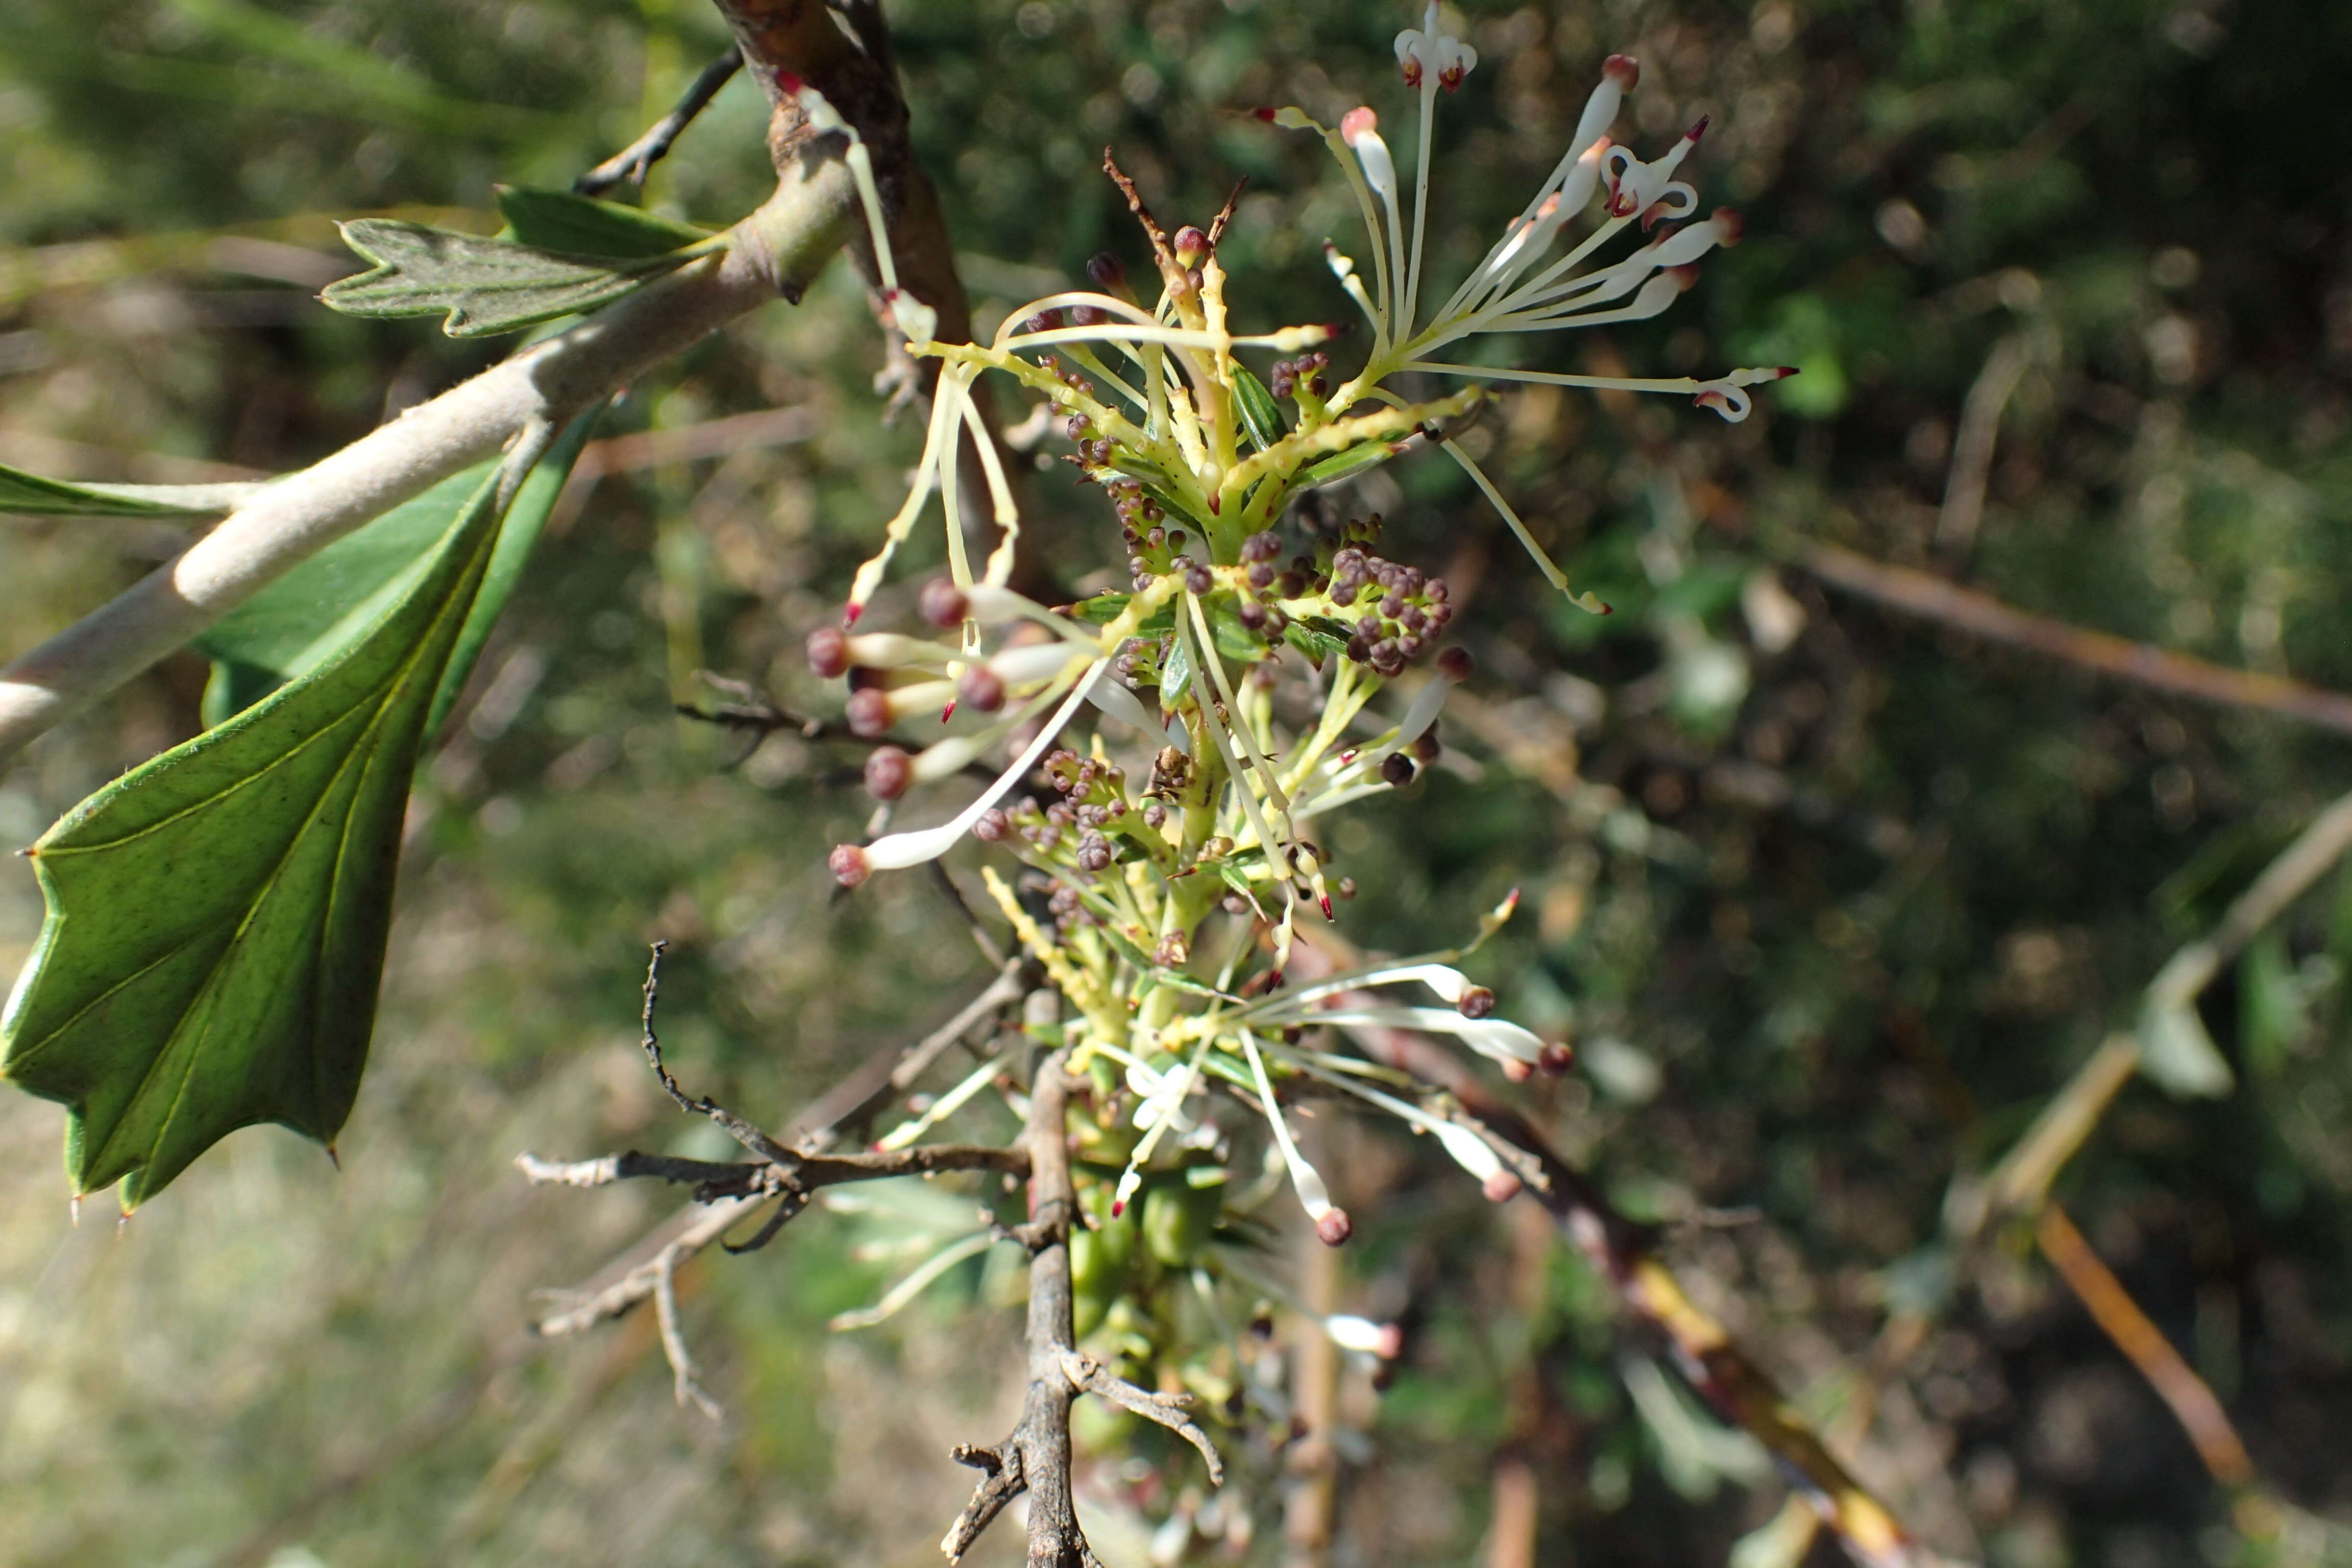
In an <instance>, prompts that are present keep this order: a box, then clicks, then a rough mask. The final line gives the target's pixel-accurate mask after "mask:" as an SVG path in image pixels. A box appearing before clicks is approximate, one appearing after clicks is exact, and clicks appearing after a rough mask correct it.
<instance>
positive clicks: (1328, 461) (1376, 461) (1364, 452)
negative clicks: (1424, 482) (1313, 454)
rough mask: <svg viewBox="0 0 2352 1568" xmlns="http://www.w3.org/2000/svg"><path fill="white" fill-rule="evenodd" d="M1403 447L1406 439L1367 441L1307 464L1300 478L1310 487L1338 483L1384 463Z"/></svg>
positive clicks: (1299, 475) (1299, 471)
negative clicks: (1403, 440)
mask: <svg viewBox="0 0 2352 1568" xmlns="http://www.w3.org/2000/svg"><path fill="white" fill-rule="evenodd" d="M1403 450H1404V443H1403V442H1402V441H1367V442H1365V443H1364V444H1363V445H1362V446H1360V447H1349V448H1348V449H1347V450H1346V451H1344V452H1338V453H1334V454H1333V455H1332V456H1330V457H1328V458H1324V459H1323V460H1322V461H1321V462H1318V463H1309V464H1307V466H1306V467H1305V468H1301V469H1299V470H1298V480H1297V482H1298V483H1300V484H1302V485H1307V486H1310V487H1319V486H1322V485H1329V484H1337V483H1338V482H1339V480H1341V479H1348V478H1349V477H1351V476H1353V475H1356V474H1360V473H1362V472H1363V471H1364V470H1365V469H1366V468H1378V467H1380V465H1381V464H1382V463H1385V462H1387V461H1388V460H1389V459H1390V458H1393V457H1395V456H1396V455H1397V454H1398V453H1399V452H1402V451H1403Z"/></svg>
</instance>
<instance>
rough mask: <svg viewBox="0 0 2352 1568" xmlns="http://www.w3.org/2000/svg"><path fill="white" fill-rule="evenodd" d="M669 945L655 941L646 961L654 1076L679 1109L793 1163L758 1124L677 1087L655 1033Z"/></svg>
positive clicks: (767, 1159)
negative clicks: (664, 958) (690, 1096)
mask: <svg viewBox="0 0 2352 1568" xmlns="http://www.w3.org/2000/svg"><path fill="white" fill-rule="evenodd" d="M668 948H669V943H667V942H655V943H654V944H653V955H652V957H650V958H649V959H647V960H646V1005H645V1012H644V1013H643V1014H642V1015H641V1017H642V1019H643V1022H644V1026H645V1039H644V1045H645V1052H646V1061H647V1062H648V1063H650V1064H651V1065H652V1067H653V1069H654V1076H655V1077H656V1078H657V1079H661V1086H662V1088H663V1089H667V1091H668V1092H669V1097H670V1099H671V1100H675V1101H677V1108H678V1109H679V1110H683V1111H686V1112H688V1113H689V1114H692V1115H699V1116H707V1117H709V1119H710V1120H711V1121H715V1122H717V1123H718V1124H719V1126H720V1127H721V1128H723V1129H725V1130H726V1132H727V1135H728V1136H729V1137H730V1138H732V1139H734V1140H735V1142H738V1143H740V1144H741V1145H743V1147H744V1148H746V1149H748V1150H750V1151H751V1152H752V1153H754V1154H757V1155H758V1156H759V1157H760V1159H761V1161H762V1162H764V1163H767V1164H770V1165H789V1164H791V1163H793V1152H792V1151H791V1150H789V1149H786V1148H784V1147H783V1146H782V1145H781V1144H779V1143H777V1142H775V1140H773V1139H772V1138H770V1137H769V1136H768V1135H767V1134H766V1133H765V1132H762V1131H761V1130H760V1129H759V1128H757V1127H755V1126H753V1125H752V1124H751V1122H749V1121H744V1120H743V1119H742V1118H741V1117H740V1116H738V1115H736V1114H735V1113H734V1112H733V1111H731V1110H728V1109H727V1108H726V1107H725V1106H723V1105H721V1104H719V1102H718V1101H717V1100H713V1099H711V1098H710V1097H709V1095H707V1094H706V1095H704V1096H702V1098H700V1099H699V1100H688V1098H687V1097H686V1090H684V1089H680V1088H678V1086H677V1079H676V1078H674V1077H672V1076H671V1074H670V1070H669V1068H668V1067H667V1066H666V1065H665V1064H664V1063H663V1061H662V1052H661V1039H660V1037H658V1036H656V1034H655V1033H654V1002H655V1000H656V998H657V997H658V996H659V995H660V994H661V961H662V954H663V953H664V952H667V951H668Z"/></svg>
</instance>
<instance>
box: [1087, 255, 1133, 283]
mask: <svg viewBox="0 0 2352 1568" xmlns="http://www.w3.org/2000/svg"><path fill="white" fill-rule="evenodd" d="M1087 277H1088V278H1089V279H1093V281H1094V286H1095V287H1096V288H1097V289H1101V290H1102V291H1103V292H1104V293H1106V294H1116V293H1118V292H1119V291H1120V290H1121V289H1125V288H1126V287H1127V267H1126V265H1125V264H1124V263H1123V262H1121V261H1120V260H1119V258H1118V257H1116V256H1113V255H1112V254H1111V253H1110V252H1109V251H1108V250H1103V251H1097V252H1096V253H1095V255H1094V256H1093V257H1092V258H1090V259H1089V260H1088V261H1087Z"/></svg>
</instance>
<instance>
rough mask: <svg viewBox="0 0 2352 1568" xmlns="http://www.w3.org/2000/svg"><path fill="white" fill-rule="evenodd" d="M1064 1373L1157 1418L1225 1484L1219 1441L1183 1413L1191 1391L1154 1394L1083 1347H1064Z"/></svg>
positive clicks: (1073, 1382)
mask: <svg viewBox="0 0 2352 1568" xmlns="http://www.w3.org/2000/svg"><path fill="white" fill-rule="evenodd" d="M1062 1373H1063V1375H1064V1376H1066V1377H1067V1378H1068V1379H1069V1380H1070V1386H1071V1387H1073V1388H1076V1389H1079V1390H1082V1391H1083V1392H1085V1393H1087V1394H1097V1395H1099V1396H1101V1397H1102V1398H1104V1399H1108V1400H1109V1401H1110V1402H1111V1403H1112V1404H1113V1405H1118V1407H1119V1408H1120V1409H1121V1410H1128V1411H1132V1412H1133V1413H1134V1414H1136V1415H1140V1416H1142V1417H1143V1418H1144V1419H1145V1420H1146V1421H1153V1422H1157V1423H1159V1424H1160V1426H1165V1427H1167V1428H1168V1430H1170V1431H1171V1432H1173V1433H1175V1434H1176V1435H1177V1436H1179V1437H1181V1438H1183V1439H1184V1441H1186V1442H1187V1443H1190V1444H1192V1447H1195V1448H1198V1449H1199V1450H1200V1451H1201V1458H1202V1460H1203V1461H1204V1462H1205V1463H1206V1464H1207V1465H1208V1467H1209V1484H1210V1485H1211V1486H1213V1487H1221V1486H1223V1485H1224V1484H1225V1462H1224V1461H1223V1459H1220V1458H1217V1449H1216V1445H1214V1444H1213V1443H1211V1442H1210V1441H1209V1435H1208V1434H1207V1433H1206V1432H1203V1431H1202V1430H1201V1428H1200V1427H1199V1426H1195V1425H1194V1424H1193V1421H1192V1417H1191V1416H1189V1415H1185V1414H1184V1411H1185V1407H1186V1406H1188V1405H1191V1404H1192V1395H1191V1394H1154V1393H1152V1392H1151V1391H1150V1390H1149V1389H1144V1388H1138V1387H1137V1386H1136V1385H1135V1384H1131V1383H1129V1382H1128V1381H1127V1380H1126V1379H1125V1378H1123V1377H1120V1376H1118V1374H1117V1373H1113V1372H1112V1371H1111V1370H1110V1368H1108V1367H1107V1366H1105V1365H1104V1364H1103V1363H1101V1362H1099V1361H1097V1360H1096V1359H1095V1358H1094V1357H1093V1356H1090V1355H1088V1354H1087V1352H1084V1351H1064V1352H1062Z"/></svg>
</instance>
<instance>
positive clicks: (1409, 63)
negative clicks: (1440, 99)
mask: <svg viewBox="0 0 2352 1568" xmlns="http://www.w3.org/2000/svg"><path fill="white" fill-rule="evenodd" d="M1402 65H1403V68H1404V84H1405V86H1407V87H1419V86H1420V85H1421V60H1420V58H1419V57H1417V56H1413V55H1407V56H1405V58H1404V59H1403V61H1402ZM1439 80H1441V81H1443V80H1444V78H1443V77H1441V78H1439Z"/></svg>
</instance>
